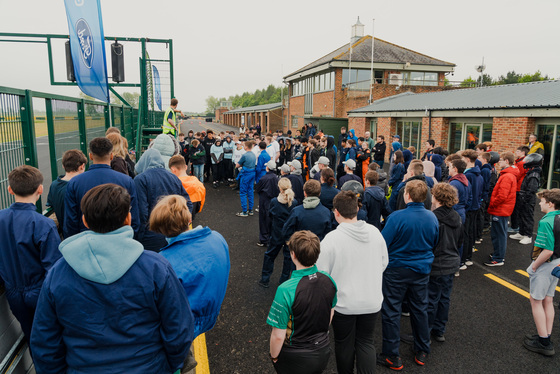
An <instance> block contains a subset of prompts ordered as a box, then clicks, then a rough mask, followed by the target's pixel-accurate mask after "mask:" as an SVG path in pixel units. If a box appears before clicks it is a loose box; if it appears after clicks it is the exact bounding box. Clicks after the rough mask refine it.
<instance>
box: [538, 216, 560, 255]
mask: <svg viewBox="0 0 560 374" xmlns="http://www.w3.org/2000/svg"><path fill="white" fill-rule="evenodd" d="M559 214H560V210H553V211H552V212H548V213H546V214H545V216H544V217H543V218H541V220H540V221H539V228H538V230H537V238H536V239H535V247H539V248H544V249H547V250H549V251H554V232H553V228H554V217H556V216H557V215H559Z"/></svg>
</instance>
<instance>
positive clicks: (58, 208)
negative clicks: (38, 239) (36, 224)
mask: <svg viewBox="0 0 560 374" xmlns="http://www.w3.org/2000/svg"><path fill="white" fill-rule="evenodd" d="M63 177H64V175H61V176H59V177H58V178H57V179H56V180H55V181H54V182H52V183H51V186H50V188H49V195H48V196H47V206H48V207H51V208H52V209H53V210H54V214H56V220H57V221H58V227H59V232H60V233H61V234H62V233H63V229H64V196H65V195H66V186H68V181H65V180H63V179H62V178H63Z"/></svg>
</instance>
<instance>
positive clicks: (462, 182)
mask: <svg viewBox="0 0 560 374" xmlns="http://www.w3.org/2000/svg"><path fill="white" fill-rule="evenodd" d="M446 162H447V166H448V167H449V175H450V176H451V178H450V179H449V184H450V185H452V186H453V187H455V188H456V189H457V192H458V193H459V201H458V202H457V204H455V205H454V206H453V209H455V210H456V211H457V213H459V215H460V216H461V221H462V222H463V223H465V218H466V208H467V207H468V206H469V205H470V204H471V199H472V192H471V187H470V185H469V180H468V179H467V177H466V176H465V174H463V172H464V171H465V169H466V168H467V164H466V162H465V161H463V160H462V159H461V157H459V156H457V158H453V157H451V156H449V158H448V160H446Z"/></svg>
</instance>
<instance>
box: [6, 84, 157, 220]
mask: <svg viewBox="0 0 560 374" xmlns="http://www.w3.org/2000/svg"><path fill="white" fill-rule="evenodd" d="M34 104H35V105H36V106H37V107H39V105H40V106H41V107H43V104H44V114H43V113H41V114H38V115H37V116H35V115H34V111H33V105H34ZM158 117H160V118H161V114H159V112H155V113H151V112H150V113H149V119H150V121H156V120H157V119H158ZM138 119H139V116H138V109H136V108H132V107H129V106H125V105H115V104H110V105H107V104H105V103H100V102H98V101H92V100H85V99H81V98H76V97H70V96H61V95H55V94H50V93H43V92H35V91H30V90H21V89H14V88H9V87H2V86H0V209H4V208H7V207H8V206H9V205H10V204H11V203H12V202H13V197H12V196H11V195H10V194H9V193H8V190H7V187H8V174H9V173H10V171H11V170H12V169H14V168H15V167H17V166H19V165H23V164H27V165H31V166H35V167H37V168H38V167H39V164H40V163H41V164H43V165H45V164H48V165H49V166H50V172H49V171H48V168H44V169H43V170H42V171H43V174H45V172H44V171H45V170H46V174H50V175H44V176H45V180H46V181H47V180H55V179H56V178H57V176H58V175H62V174H64V169H63V168H62V162H61V161H62V155H63V154H64V152H66V151H67V150H69V149H80V150H81V151H82V152H84V154H86V155H87V152H88V149H87V148H88V143H89V141H91V140H92V139H93V138H95V137H98V136H104V135H105V131H106V129H107V128H109V126H111V125H113V126H115V127H117V128H118V129H119V130H120V131H121V134H122V135H123V136H124V137H125V138H126V139H127V141H128V146H129V150H131V151H135V147H136V138H137V137H136V135H137V132H138V128H140V127H139V126H141V124H140V123H138ZM153 123H156V122H153ZM38 210H39V211H40V205H39V204H38Z"/></svg>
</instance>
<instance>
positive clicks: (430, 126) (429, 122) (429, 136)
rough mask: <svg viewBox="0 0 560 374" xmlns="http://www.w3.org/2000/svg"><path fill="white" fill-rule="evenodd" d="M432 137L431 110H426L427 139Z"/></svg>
mask: <svg viewBox="0 0 560 374" xmlns="http://www.w3.org/2000/svg"><path fill="white" fill-rule="evenodd" d="M431 138H432V111H431V110H430V111H428V139H431Z"/></svg>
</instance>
